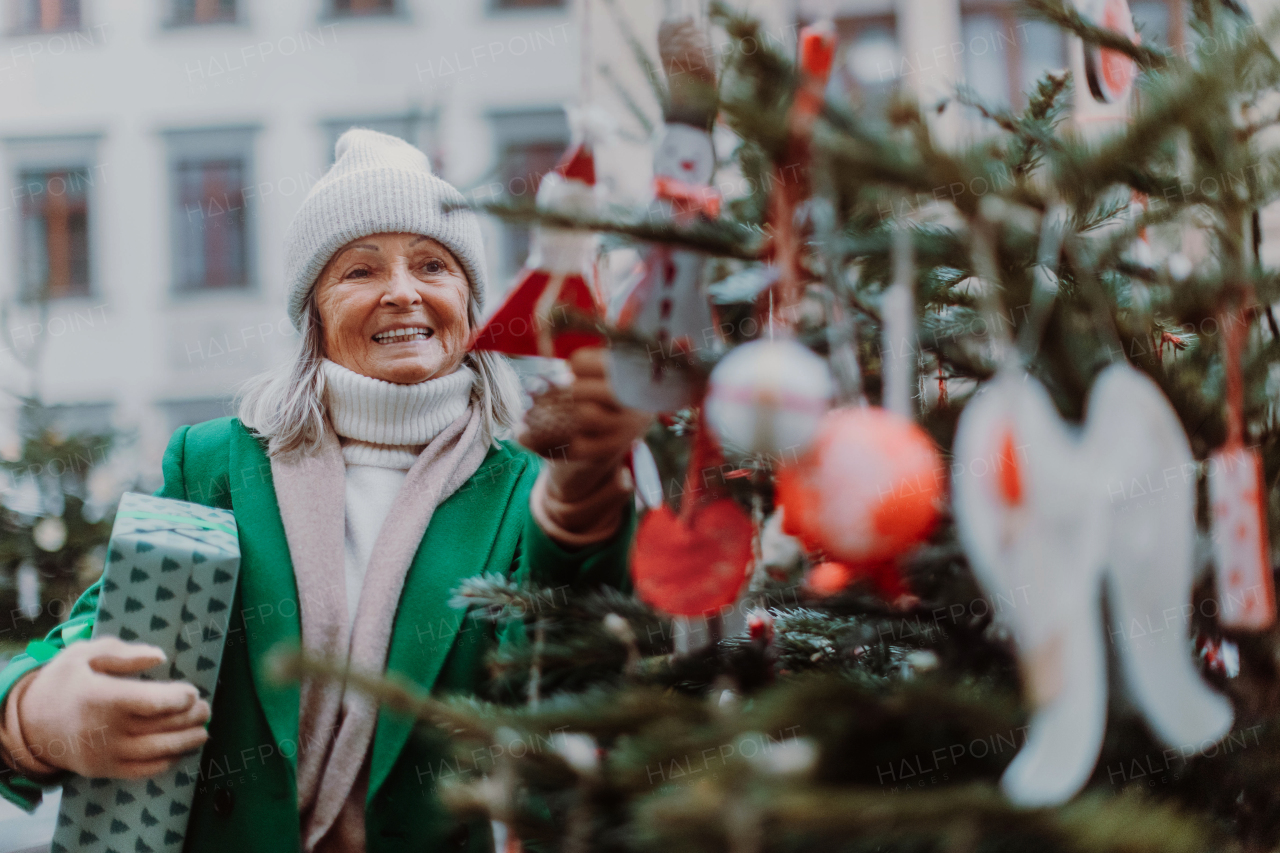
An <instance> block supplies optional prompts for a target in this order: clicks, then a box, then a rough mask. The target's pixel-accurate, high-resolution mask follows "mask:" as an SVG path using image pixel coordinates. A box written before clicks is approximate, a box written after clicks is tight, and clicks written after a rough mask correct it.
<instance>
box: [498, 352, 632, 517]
mask: <svg viewBox="0 0 1280 853" xmlns="http://www.w3.org/2000/svg"><path fill="white" fill-rule="evenodd" d="M569 367H570V368H571V369H572V370H573V375H574V378H573V382H572V384H570V385H569V386H568V389H567V391H568V394H564V393H559V394H557V395H556V397H557V399H556V401H555V405H556V407H557V408H559V409H561V411H559V412H557V414H556V416H555V418H554V419H555V421H556V422H557V423H558V425H559V427H558V428H557V429H556V430H555V432H556V433H558V434H559V437H558V438H557V439H556V440H555V442H554V446H545V445H546V442H545V440H542V439H541V437H534V436H531V435H530V433H531V432H532V430H531V429H530V426H529V424H530V421H531V420H533V421H536V420H537V412H536V411H535V410H536V407H537V406H538V403H535V410H531V411H530V413H528V414H526V416H525V423H524V424H523V425H522V429H521V432H520V434H519V436H518V438H519V440H520V441H521V443H523V444H526V445H528V446H536V445H538V444H542V445H544V446H543V447H541V448H539V449H540V451H541V452H542V453H543V455H544V456H546V457H547V458H548V459H549V460H551V461H550V462H549V463H548V465H547V468H546V472H545V477H544V480H545V492H540V493H536V496H535V500H537V501H539V502H540V503H539V506H538V507H535V517H537V518H539V521H540V522H542V521H548V522H550V524H548V525H546V526H550V527H552V528H553V529H554V530H557V531H559V532H560V533H561V534H564V533H569V534H583V533H588V531H600V530H606V531H607V530H608V529H610V522H611V521H612V520H615V519H617V518H618V517H620V513H621V509H622V505H623V504H624V503H625V502H626V501H627V500H629V499H630V495H631V491H630V486H631V482H630V472H628V471H627V470H626V469H625V468H624V467H623V462H624V460H625V459H626V457H627V454H628V452H630V450H631V445H632V443H633V442H634V441H635V440H636V439H637V438H639V437H640V436H642V435H644V432H645V430H647V429H648V427H649V424H650V423H651V422H652V420H653V416H652V415H650V414H648V413H647V412H640V411H637V410H635V409H628V408H627V407H625V406H623V405H622V404H621V403H619V402H618V400H617V398H616V397H614V396H613V389H612V388H611V387H610V386H609V378H608V375H607V374H606V372H605V351H604V350H603V349H598V348H586V349H580V350H577V351H576V352H575V353H574V354H573V356H572V357H571V358H570V359H569ZM613 527H616V524H614V525H613ZM549 532H550V531H549ZM559 538H561V539H564V538H565V537H564V536H563V535H561V536H560V537H559ZM590 538H595V537H590Z"/></svg>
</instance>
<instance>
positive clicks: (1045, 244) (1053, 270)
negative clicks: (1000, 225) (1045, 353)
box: [1018, 204, 1070, 364]
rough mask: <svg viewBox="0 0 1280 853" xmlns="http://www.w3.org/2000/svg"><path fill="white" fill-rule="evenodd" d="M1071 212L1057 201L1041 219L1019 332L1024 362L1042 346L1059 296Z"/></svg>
mask: <svg viewBox="0 0 1280 853" xmlns="http://www.w3.org/2000/svg"><path fill="white" fill-rule="evenodd" d="M1069 216H1070V212H1069V210H1068V208H1067V207H1066V205H1063V204H1054V205H1051V206H1050V207H1049V209H1048V210H1047V211H1045V214H1044V217H1043V218H1042V219H1041V222H1040V246H1039V249H1038V251H1037V253H1036V265H1035V267H1034V268H1033V272H1032V283H1031V306H1030V309H1029V311H1028V316H1027V322H1026V323H1025V324H1023V326H1022V330H1021V332H1020V333H1019V335H1018V350H1019V351H1020V352H1021V354H1022V361H1023V364H1030V363H1031V360H1032V359H1034V358H1035V355H1036V352H1037V351H1038V350H1039V349H1040V341H1041V339H1042V338H1043V337H1044V330H1045V327H1046V326H1047V325H1048V324H1049V315H1050V314H1052V313H1053V303H1054V300H1055V299H1057V296H1058V274H1057V269H1058V256H1059V255H1060V254H1061V253H1062V244H1063V241H1064V239H1065V238H1066V231H1067V222H1068V219H1069Z"/></svg>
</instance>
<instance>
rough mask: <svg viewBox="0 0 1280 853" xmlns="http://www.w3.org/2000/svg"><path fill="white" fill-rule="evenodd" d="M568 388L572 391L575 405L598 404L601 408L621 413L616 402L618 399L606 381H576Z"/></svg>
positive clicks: (619, 406)
mask: <svg viewBox="0 0 1280 853" xmlns="http://www.w3.org/2000/svg"><path fill="white" fill-rule="evenodd" d="M569 387H570V388H571V389H572V391H573V401H574V402H575V403H587V402H591V403H598V404H600V405H601V406H605V407H607V408H611V409H614V410H617V411H622V408H623V406H622V404H621V403H619V402H618V398H617V397H615V396H613V388H612V387H611V386H610V385H609V382H608V380H606V379H599V378H590V379H576V380H574V383H573V385H571V386H569Z"/></svg>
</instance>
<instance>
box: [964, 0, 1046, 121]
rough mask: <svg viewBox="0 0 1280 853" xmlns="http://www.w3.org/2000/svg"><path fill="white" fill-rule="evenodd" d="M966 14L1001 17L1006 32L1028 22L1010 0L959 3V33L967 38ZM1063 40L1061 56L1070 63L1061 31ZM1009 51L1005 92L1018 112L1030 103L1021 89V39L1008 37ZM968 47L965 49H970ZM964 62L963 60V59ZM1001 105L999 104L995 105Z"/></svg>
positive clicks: (1005, 66)
mask: <svg viewBox="0 0 1280 853" xmlns="http://www.w3.org/2000/svg"><path fill="white" fill-rule="evenodd" d="M966 15H994V16H996V17H998V18H1000V26H1001V28H1002V30H1003V31H1004V32H1013V33H1016V32H1017V31H1018V27H1019V25H1021V24H1024V23H1026V19H1024V18H1022V17H1020V16H1019V15H1018V4H1017V3H1015V2H1010V0H1003V2H1002V0H968V2H962V3H961V4H960V34H961V38H964V19H965V16H966ZM1060 36H1061V38H1062V42H1063V46H1062V56H1063V59H1064V62H1065V63H1067V64H1069V62H1070V60H1069V56H1068V53H1067V35H1066V33H1065V32H1063V33H1061V34H1060ZM1009 45H1010V47H1009V50H1007V51H1005V60H1004V72H1005V95H1006V96H1007V97H1008V99H1009V109H1010V110H1012V111H1013V112H1015V113H1016V112H1019V111H1021V110H1023V109H1025V108H1026V106H1027V103H1026V101H1027V95H1026V93H1025V92H1023V91H1022V57H1023V44H1022V40H1021V39H1019V38H1012V39H1010V40H1009ZM967 49H968V48H967V46H966V50H967ZM961 62H962V64H963V60H961ZM995 106H997V107H998V106H1000V105H998V104H997V105H995Z"/></svg>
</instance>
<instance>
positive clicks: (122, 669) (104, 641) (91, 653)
mask: <svg viewBox="0 0 1280 853" xmlns="http://www.w3.org/2000/svg"><path fill="white" fill-rule="evenodd" d="M90 644H92V645H90ZM76 646H81V649H80V653H81V654H83V655H86V656H87V659H88V663H89V668H90V669H92V670H93V671H94V672H100V673H102V674H103V675H133V674H134V673H135V672H142V671H143V670H146V669H150V668H151V667H153V666H156V665H157V664H162V663H164V662H165V660H166V658H165V654H164V652H163V651H161V650H160V649H159V648H157V647H156V646H149V645H146V644H145V643H126V642H125V641H124V640H121V639H119V638H117V637H102V638H100V639H97V640H89V641H87V642H86V643H73V644H72V645H71V646H70V649H75V648H76Z"/></svg>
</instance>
